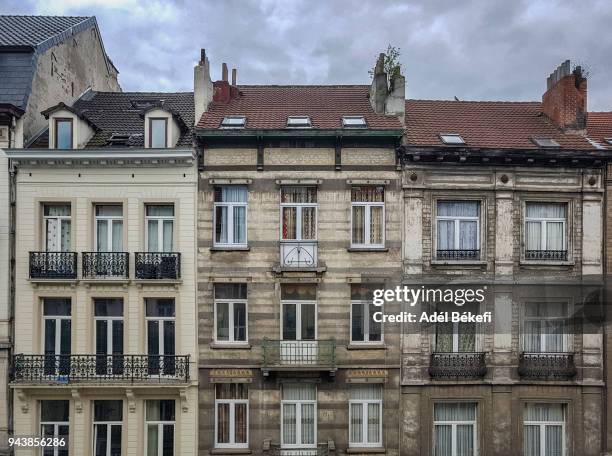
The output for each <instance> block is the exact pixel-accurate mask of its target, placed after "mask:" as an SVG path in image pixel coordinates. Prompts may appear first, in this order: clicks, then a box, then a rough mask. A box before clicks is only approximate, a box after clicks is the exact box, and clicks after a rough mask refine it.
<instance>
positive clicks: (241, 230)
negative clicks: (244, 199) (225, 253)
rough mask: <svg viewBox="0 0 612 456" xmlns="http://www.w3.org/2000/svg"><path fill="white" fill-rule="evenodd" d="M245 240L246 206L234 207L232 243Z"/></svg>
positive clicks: (240, 242) (239, 242)
mask: <svg viewBox="0 0 612 456" xmlns="http://www.w3.org/2000/svg"><path fill="white" fill-rule="evenodd" d="M245 242H246V207H244V206H238V207H234V244H244V243H245Z"/></svg>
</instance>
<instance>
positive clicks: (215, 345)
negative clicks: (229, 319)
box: [209, 342, 251, 449]
mask: <svg viewBox="0 0 612 456" xmlns="http://www.w3.org/2000/svg"><path fill="white" fill-rule="evenodd" d="M209 346H210V348H212V349H215V350H250V349H251V344H249V343H239V344H237V343H234V344H229V343H223V342H211V343H210V345H209ZM224 449H225V448H224Z"/></svg>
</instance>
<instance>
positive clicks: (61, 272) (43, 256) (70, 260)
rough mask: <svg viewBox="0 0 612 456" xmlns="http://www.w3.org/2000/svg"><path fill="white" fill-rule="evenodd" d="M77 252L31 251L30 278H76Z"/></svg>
mask: <svg viewBox="0 0 612 456" xmlns="http://www.w3.org/2000/svg"><path fill="white" fill-rule="evenodd" d="M76 277H77V253H76V252H30V279H70V280H73V279H76Z"/></svg>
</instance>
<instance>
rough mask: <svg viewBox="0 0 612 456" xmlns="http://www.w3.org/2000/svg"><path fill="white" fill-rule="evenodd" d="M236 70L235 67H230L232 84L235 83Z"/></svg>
mask: <svg viewBox="0 0 612 456" xmlns="http://www.w3.org/2000/svg"><path fill="white" fill-rule="evenodd" d="M237 73H238V70H236V68H232V85H233V86H235V85H236V76H237Z"/></svg>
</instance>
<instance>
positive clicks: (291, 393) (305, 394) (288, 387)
mask: <svg viewBox="0 0 612 456" xmlns="http://www.w3.org/2000/svg"><path fill="white" fill-rule="evenodd" d="M283 400H284V401H316V400H317V389H316V387H315V385H313V384H312V383H285V384H284V385H283Z"/></svg>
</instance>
